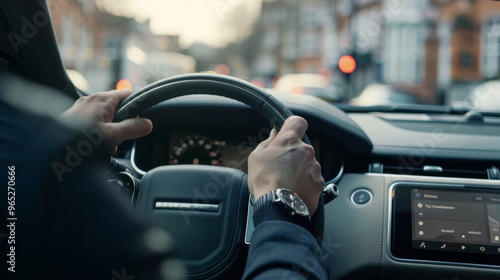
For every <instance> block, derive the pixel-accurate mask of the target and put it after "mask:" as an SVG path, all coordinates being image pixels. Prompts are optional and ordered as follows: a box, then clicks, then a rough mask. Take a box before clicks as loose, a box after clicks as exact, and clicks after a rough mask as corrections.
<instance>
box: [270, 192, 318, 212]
mask: <svg viewBox="0 0 500 280" xmlns="http://www.w3.org/2000/svg"><path fill="white" fill-rule="evenodd" d="M285 193H286V194H288V195H292V196H293V197H294V200H295V201H297V202H299V204H300V205H301V206H302V207H303V210H301V209H298V208H296V207H294V206H293V205H292V204H291V203H290V202H289V201H288V200H287V199H286V197H285ZM275 194H276V200H275V202H278V201H279V202H281V203H282V204H283V205H284V206H286V207H287V208H289V209H290V210H292V215H293V214H297V215H300V216H304V217H309V218H310V216H311V214H310V212H309V208H307V205H306V203H305V202H304V201H303V200H302V198H300V196H299V195H298V194H296V193H295V192H293V191H292V190H289V189H287V188H279V189H276V190H275Z"/></svg>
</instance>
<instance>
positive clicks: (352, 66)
mask: <svg viewBox="0 0 500 280" xmlns="http://www.w3.org/2000/svg"><path fill="white" fill-rule="evenodd" d="M339 69H340V71H342V73H345V74H351V73H352V72H354V70H356V60H355V59H354V57H353V56H351V55H348V54H346V55H343V56H342V57H341V58H340V59H339Z"/></svg>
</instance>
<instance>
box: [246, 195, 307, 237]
mask: <svg viewBox="0 0 500 280" xmlns="http://www.w3.org/2000/svg"><path fill="white" fill-rule="evenodd" d="M276 198H277V196H276V190H273V191H270V192H268V193H266V194H264V195H262V196H261V197H259V199H257V201H256V202H255V205H254V213H253V220H254V225H255V226H257V225H259V224H260V223H262V222H265V221H286V222H291V223H294V224H296V225H299V226H302V227H304V228H306V229H309V228H310V225H311V220H310V219H309V217H305V216H301V215H297V214H294V215H292V210H290V209H286V206H285V205H283V204H281V203H274V201H275V200H276Z"/></svg>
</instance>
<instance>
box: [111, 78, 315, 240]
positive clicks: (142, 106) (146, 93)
mask: <svg viewBox="0 0 500 280" xmlns="http://www.w3.org/2000/svg"><path fill="white" fill-rule="evenodd" d="M196 94H204V95H216V96H222V97H227V98H230V99H234V100H237V101H240V102H242V103H244V104H246V105H248V106H250V107H252V108H253V109H255V110H256V111H258V112H259V113H260V114H262V115H263V116H264V117H265V118H266V119H267V120H268V121H269V122H270V123H271V124H272V125H273V126H274V127H276V128H277V129H278V130H279V129H280V128H281V127H282V125H283V123H284V122H285V120H286V119H287V118H288V117H290V116H293V114H292V112H291V111H290V110H289V109H288V108H287V107H286V106H285V105H283V103H281V102H280V101H279V100H277V99H276V98H275V97H273V96H272V95H271V94H269V93H267V92H265V91H264V90H262V89H260V88H258V87H256V86H254V85H253V84H251V83H248V82H246V81H243V80H240V79H237V78H233V77H229V76H222V75H215V74H186V75H179V76H174V77H171V78H167V79H163V80H160V81H158V82H155V83H153V84H150V85H148V86H146V87H144V88H142V89H140V90H139V91H137V92H135V93H133V94H132V95H130V96H129V97H128V98H126V99H125V100H124V101H122V102H121V103H120V105H119V106H118V108H117V110H116V113H115V117H114V120H113V121H114V122H119V121H122V120H125V119H128V118H133V117H135V116H138V115H140V114H141V113H143V112H144V111H145V110H147V109H148V108H150V107H152V106H154V105H156V104H158V103H160V102H163V101H166V100H169V99H173V98H176V97H181V96H186V95H196ZM302 140H303V141H304V142H305V143H306V144H310V141H309V139H308V138H307V136H306V135H304V137H303V139H302ZM323 231H324V204H323V199H322V197H320V201H319V204H318V208H317V210H316V213H315V215H314V216H313V217H312V228H311V232H312V234H313V235H314V236H315V238H316V239H317V241H318V243H319V244H320V245H321V243H322V238H323Z"/></svg>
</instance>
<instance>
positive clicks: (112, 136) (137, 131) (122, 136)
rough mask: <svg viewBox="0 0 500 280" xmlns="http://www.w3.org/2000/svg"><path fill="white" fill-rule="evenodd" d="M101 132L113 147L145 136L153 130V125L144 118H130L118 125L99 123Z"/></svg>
mask: <svg viewBox="0 0 500 280" xmlns="http://www.w3.org/2000/svg"><path fill="white" fill-rule="evenodd" d="M101 130H102V131H103V133H104V135H105V136H106V137H107V138H108V139H109V140H110V141H111V144H113V145H120V144H121V143H122V142H123V141H125V140H127V139H135V138H139V137H142V136H146V135H148V134H149V133H151V131H152V130H153V123H152V122H151V121H150V120H148V119H144V118H131V119H126V120H124V121H121V122H119V123H101Z"/></svg>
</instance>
